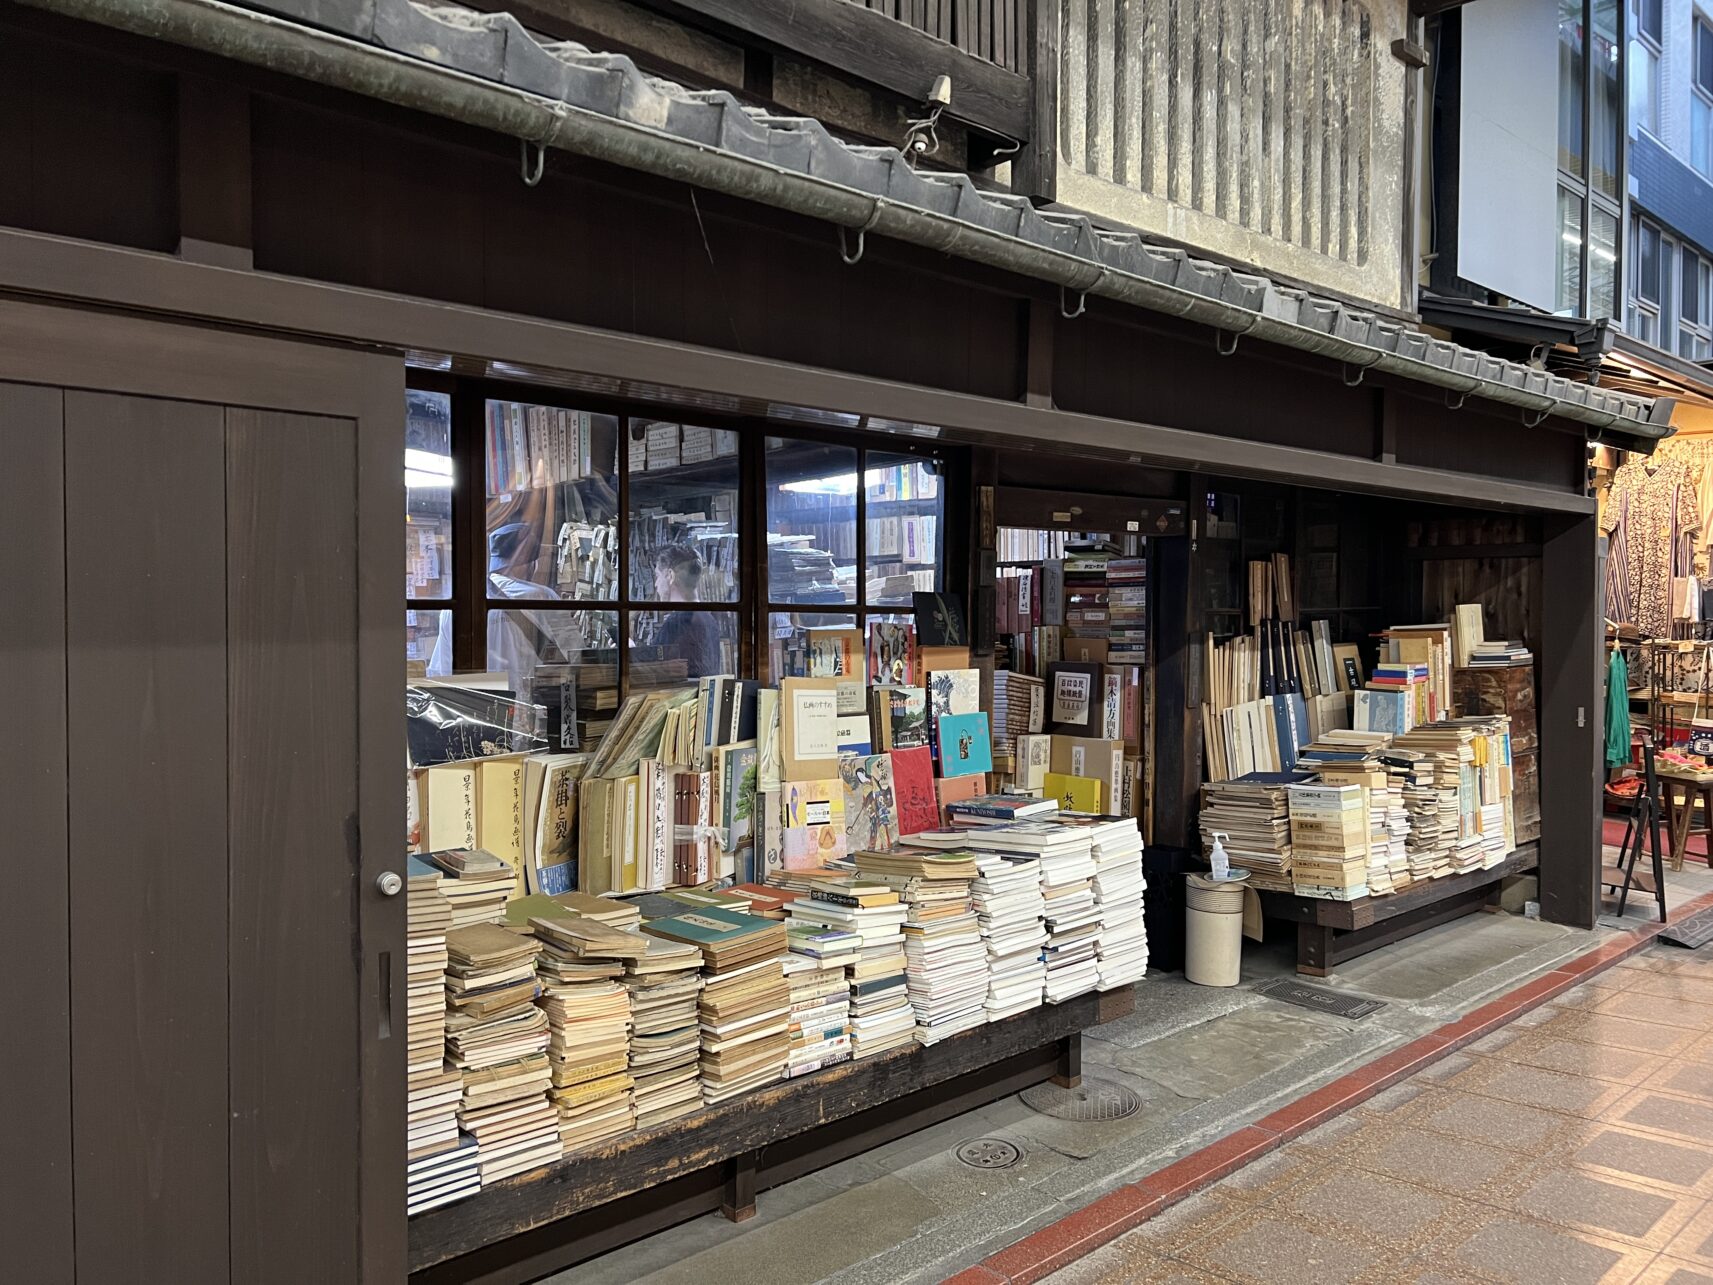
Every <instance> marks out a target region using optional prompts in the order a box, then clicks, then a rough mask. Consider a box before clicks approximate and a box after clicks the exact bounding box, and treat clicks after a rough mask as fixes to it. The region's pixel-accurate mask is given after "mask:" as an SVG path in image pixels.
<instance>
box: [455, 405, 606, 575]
mask: <svg viewBox="0 0 1713 1285" xmlns="http://www.w3.org/2000/svg"><path fill="white" fill-rule="evenodd" d="M618 432H619V423H618V420H617V419H616V418H615V417H613V416H611V415H594V414H590V413H589V412H588V411H577V410H565V409H563V408H561V407H558V406H535V405H530V404H528V403H525V402H501V401H490V402H489V403H488V407H487V424H486V431H485V437H484V447H485V449H486V451H487V474H488V485H487V499H488V517H487V541H488V596H489V597H491V598H516V597H529V598H574V599H579V600H583V601H588V600H590V599H596V600H600V599H605V600H608V601H610V600H612V599H614V598H617V597H618V527H617V521H618V508H619V479H618V471H617V461H618ZM519 586H530V587H532V588H534V589H538V590H540V591H541V592H530V593H520V592H518V588H519Z"/></svg>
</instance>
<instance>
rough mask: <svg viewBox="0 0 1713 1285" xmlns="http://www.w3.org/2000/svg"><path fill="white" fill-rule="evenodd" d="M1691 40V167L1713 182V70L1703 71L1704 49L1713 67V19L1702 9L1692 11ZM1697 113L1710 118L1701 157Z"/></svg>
mask: <svg viewBox="0 0 1713 1285" xmlns="http://www.w3.org/2000/svg"><path fill="white" fill-rule="evenodd" d="M1689 37H1690V38H1689V113H1690V114H1689V165H1690V168H1691V169H1693V170H1694V171H1695V172H1696V173H1697V174H1699V175H1701V177H1702V178H1705V179H1709V180H1713V66H1709V67H1708V68H1705V69H1703V67H1702V65H1701V62H1702V51H1703V49H1704V48H1705V49H1706V51H1707V61H1708V62H1709V63H1710V64H1713V18H1710V17H1708V15H1707V14H1705V13H1703V12H1701V11H1700V10H1699V9H1693V10H1691V11H1690V16H1689ZM1703 70H1706V72H1707V78H1706V79H1705V80H1704V79H1703V78H1702V72H1703ZM1697 110H1699V111H1701V112H1703V113H1705V115H1706V118H1707V125H1706V132H1705V138H1706V139H1707V145H1706V149H1705V152H1706V154H1705V155H1700V156H1698V155H1697V154H1696V150H1695V113H1696V112H1697Z"/></svg>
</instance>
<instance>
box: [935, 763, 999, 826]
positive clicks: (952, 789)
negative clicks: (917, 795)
mask: <svg viewBox="0 0 1713 1285" xmlns="http://www.w3.org/2000/svg"><path fill="white" fill-rule="evenodd" d="M934 784H935V785H937V786H938V787H939V789H940V809H939V810H938V811H937V813H936V817H935V828H939V827H940V826H943V825H948V824H950V822H949V821H946V820H944V819H943V809H944V808H945V807H946V806H947V805H948V804H951V803H957V802H960V801H961V800H963V799H973V798H975V797H977V796H978V795H982V794H986V793H987V773H986V772H977V773H976V774H975V775H974V776H943V777H941V778H940V779H939V780H938V781H935V782H934Z"/></svg>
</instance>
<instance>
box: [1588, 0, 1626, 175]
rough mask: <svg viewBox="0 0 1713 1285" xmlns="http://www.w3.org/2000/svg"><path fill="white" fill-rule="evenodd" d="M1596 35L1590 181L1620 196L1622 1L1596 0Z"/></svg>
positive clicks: (1590, 113) (1592, 48)
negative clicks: (1620, 16) (1619, 7)
mask: <svg viewBox="0 0 1713 1285" xmlns="http://www.w3.org/2000/svg"><path fill="white" fill-rule="evenodd" d="M1592 11H1593V17H1594V27H1593V31H1594V35H1593V40H1592V41H1591V42H1590V43H1589V47H1588V59H1589V62H1590V64H1591V66H1590V67H1589V72H1590V75H1591V77H1592V81H1593V96H1592V97H1591V98H1590V100H1589V109H1588V145H1589V146H1588V150H1589V171H1590V173H1589V181H1590V183H1591V185H1592V187H1593V190H1594V191H1595V193H1596V194H1598V195H1600V196H1605V197H1609V198H1610V199H1612V200H1613V201H1616V200H1617V199H1618V195H1619V170H1620V163H1619V155H1620V152H1619V139H1620V136H1621V135H1622V134H1623V132H1624V95H1623V88H1622V85H1623V79H1622V76H1621V72H1622V68H1621V66H1620V65H1619V45H1618V0H1593V4H1592Z"/></svg>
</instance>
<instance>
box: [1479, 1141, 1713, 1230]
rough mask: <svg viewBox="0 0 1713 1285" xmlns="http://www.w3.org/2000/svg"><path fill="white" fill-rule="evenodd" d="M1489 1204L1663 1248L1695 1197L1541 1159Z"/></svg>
mask: <svg viewBox="0 0 1713 1285" xmlns="http://www.w3.org/2000/svg"><path fill="white" fill-rule="evenodd" d="M1488 1198H1489V1199H1490V1200H1491V1201H1492V1202H1493V1203H1494V1204H1497V1205H1500V1206H1502V1207H1503V1208H1506V1209H1510V1210H1514V1211H1515V1212H1517V1213H1522V1214H1527V1215H1529V1216H1530V1217H1531V1218H1534V1219H1537V1220H1539V1221H1541V1222H1548V1223H1554V1224H1556V1225H1558V1226H1562V1227H1570V1228H1574V1229H1577V1230H1580V1231H1586V1232H1590V1233H1592V1234H1594V1235H1597V1236H1607V1237H1610V1238H1612V1239H1614V1240H1621V1241H1624V1242H1625V1243H1627V1244H1632V1245H1635V1246H1637V1247H1638V1248H1643V1249H1663V1248H1664V1247H1665V1245H1666V1243H1667V1242H1668V1241H1670V1240H1671V1238H1672V1237H1673V1236H1675V1235H1676V1234H1677V1233H1678V1232H1679V1231H1681V1230H1682V1229H1683V1227H1684V1225H1685V1224H1686V1223H1687V1222H1688V1221H1689V1220H1690V1219H1691V1218H1692V1217H1694V1215H1695V1214H1696V1213H1697V1212H1698V1211H1699V1210H1700V1208H1701V1206H1702V1203H1703V1202H1702V1201H1701V1200H1700V1199H1699V1198H1698V1197H1687V1198H1685V1197H1679V1196H1675V1195H1672V1194H1670V1193H1668V1192H1664V1191H1661V1190H1659V1189H1658V1188H1657V1187H1650V1186H1646V1185H1644V1184H1642V1183H1638V1182H1630V1181H1625V1180H1623V1179H1620V1178H1618V1177H1616V1176H1615V1175H1613V1174H1609V1173H1604V1174H1602V1173H1592V1172H1589V1171H1588V1170H1585V1169H1577V1168H1570V1167H1566V1166H1564V1165H1563V1164H1562V1162H1559V1161H1553V1162H1546V1163H1543V1164H1541V1165H1539V1166H1538V1167H1536V1168H1535V1169H1533V1170H1531V1171H1530V1172H1529V1173H1528V1174H1526V1175H1524V1176H1523V1177H1521V1178H1520V1179H1519V1180H1518V1181H1517V1182H1516V1184H1515V1185H1514V1186H1513V1187H1511V1188H1509V1189H1507V1190H1504V1191H1500V1192H1495V1193H1491V1194H1490V1195H1489V1197H1488Z"/></svg>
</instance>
